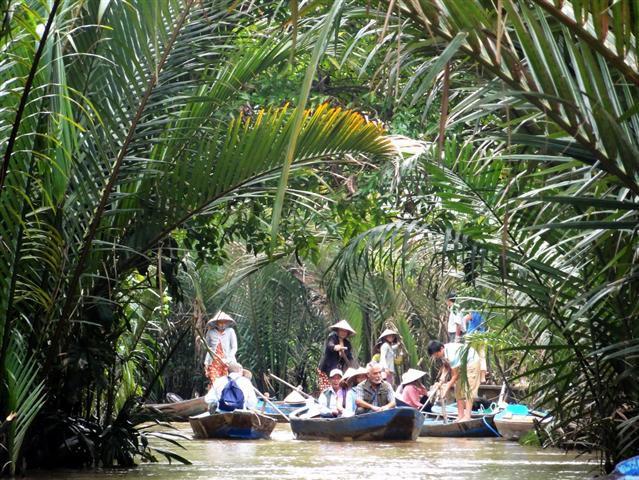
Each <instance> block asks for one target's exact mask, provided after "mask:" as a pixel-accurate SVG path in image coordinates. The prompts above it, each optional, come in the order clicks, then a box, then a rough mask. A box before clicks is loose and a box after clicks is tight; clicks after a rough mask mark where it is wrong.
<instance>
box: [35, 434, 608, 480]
mask: <svg viewBox="0 0 639 480" xmlns="http://www.w3.org/2000/svg"><path fill="white" fill-rule="evenodd" d="M176 425H177V426H178V428H179V429H180V431H182V432H183V433H184V434H185V435H190V434H191V430H190V428H189V426H188V424H186V423H184V424H176ZM182 444H183V445H184V447H185V448H186V451H183V452H181V454H183V455H184V456H185V457H186V458H188V459H189V460H190V461H192V462H193V464H192V465H179V464H168V463H158V464H148V465H141V466H140V467H138V468H135V469H127V470H109V471H106V470H99V471H95V470H93V471H85V472H76V471H61V472H55V473H53V474H52V473H51V472H35V473H34V472H32V473H31V474H30V475H29V476H28V477H26V478H27V479H33V480H36V479H37V480H41V479H43V478H51V479H62V478H64V479H69V480H112V479H116V478H117V479H123V478H124V479H138V478H152V479H154V480H169V479H170V480H173V479H176V478H180V479H193V480H205V479H206V480H208V479H212V478H215V479H229V480H237V479H240V478H241V479H242V480H249V479H269V480H270V479H273V478H277V479H315V478H336V479H337V478H339V479H340V480H344V479H355V478H363V477H367V478H369V479H376V478H386V479H389V478H393V477H399V478H402V480H404V479H430V478H432V479H438V480H448V479H460V478H463V479H465V480H475V479H477V480H479V479H482V480H488V479H491V480H492V479H494V480H513V479H521V480H523V479H526V480H547V479H583V478H588V477H590V476H592V475H594V472H595V471H596V468H597V462H596V459H595V458H594V457H589V456H580V457H577V456H576V455H575V452H568V453H564V452H562V451H560V450H555V449H547V450H542V449H539V448H534V447H523V446H521V445H519V444H517V443H514V442H507V441H504V440H500V439H449V438H423V437H420V438H419V439H418V440H417V441H416V442H400V443H380V444H375V443H370V442H359V443H335V442H318V441H298V440H295V439H294V438H293V434H292V433H291V431H290V429H289V427H288V425H286V424H281V425H278V426H277V428H276V430H275V431H274V432H273V436H272V440H271V441H268V440H261V441H244V442H242V441H229V440H192V441H187V440H185V441H183V442H182Z"/></svg>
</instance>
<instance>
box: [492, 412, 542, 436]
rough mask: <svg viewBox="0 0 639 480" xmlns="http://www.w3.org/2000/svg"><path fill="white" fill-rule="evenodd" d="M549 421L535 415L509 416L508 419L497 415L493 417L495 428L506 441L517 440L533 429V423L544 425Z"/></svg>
mask: <svg viewBox="0 0 639 480" xmlns="http://www.w3.org/2000/svg"><path fill="white" fill-rule="evenodd" d="M549 421H550V419H549V418H542V417H539V416H535V415H511V416H510V418H509V417H508V416H506V415H504V414H498V415H497V416H495V427H497V430H498V431H499V433H500V434H501V436H502V437H504V438H505V439H506V440H519V439H520V438H521V437H523V436H524V435H526V434H527V433H528V432H531V431H533V430H534V429H535V422H539V423H541V424H544V423H546V422H549Z"/></svg>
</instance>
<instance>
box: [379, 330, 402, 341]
mask: <svg viewBox="0 0 639 480" xmlns="http://www.w3.org/2000/svg"><path fill="white" fill-rule="evenodd" d="M389 335H395V336H396V337H399V333H397V332H396V331H395V330H393V329H392V328H387V329H386V330H384V331H383V332H382V334H381V335H380V336H379V338H378V339H377V341H378V342H381V341H382V340H384V337H388V336H389Z"/></svg>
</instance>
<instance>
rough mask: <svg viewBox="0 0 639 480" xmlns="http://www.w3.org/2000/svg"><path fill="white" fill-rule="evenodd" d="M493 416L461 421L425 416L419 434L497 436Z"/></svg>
mask: <svg viewBox="0 0 639 480" xmlns="http://www.w3.org/2000/svg"><path fill="white" fill-rule="evenodd" d="M493 416H494V414H493V415H484V416H483V417H481V418H471V419H470V420H465V421H463V422H453V421H451V420H433V419H430V418H426V419H425V420H424V423H423V425H422V429H421V433H420V434H419V435H420V436H421V437H456V438H482V437H498V436H499V433H498V432H497V429H496V428H495V423H494V422H493Z"/></svg>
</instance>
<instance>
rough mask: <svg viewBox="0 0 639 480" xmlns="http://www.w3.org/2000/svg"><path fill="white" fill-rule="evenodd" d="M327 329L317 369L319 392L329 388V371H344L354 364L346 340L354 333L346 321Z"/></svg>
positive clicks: (349, 346) (349, 345) (350, 347)
mask: <svg viewBox="0 0 639 480" xmlns="http://www.w3.org/2000/svg"><path fill="white" fill-rule="evenodd" d="M328 328H329V329H330V330H331V333H329V334H328V337H327V338H326V342H325V343H324V354H323V355H322V359H321V360H320V363H319V367H318V369H317V376H318V383H319V388H320V390H324V389H326V388H328V387H330V382H329V380H328V374H329V373H330V372H331V370H333V369H335V368H339V369H340V370H342V371H344V370H346V369H347V368H348V367H350V366H352V365H353V364H354V363H356V362H354V361H353V348H352V346H351V342H350V341H349V340H348V337H350V336H351V335H355V333H356V332H355V330H353V327H351V326H350V325H349V324H348V322H347V321H346V320H341V321H339V322H337V323H336V324H335V325H331V326H330V327H328Z"/></svg>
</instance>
